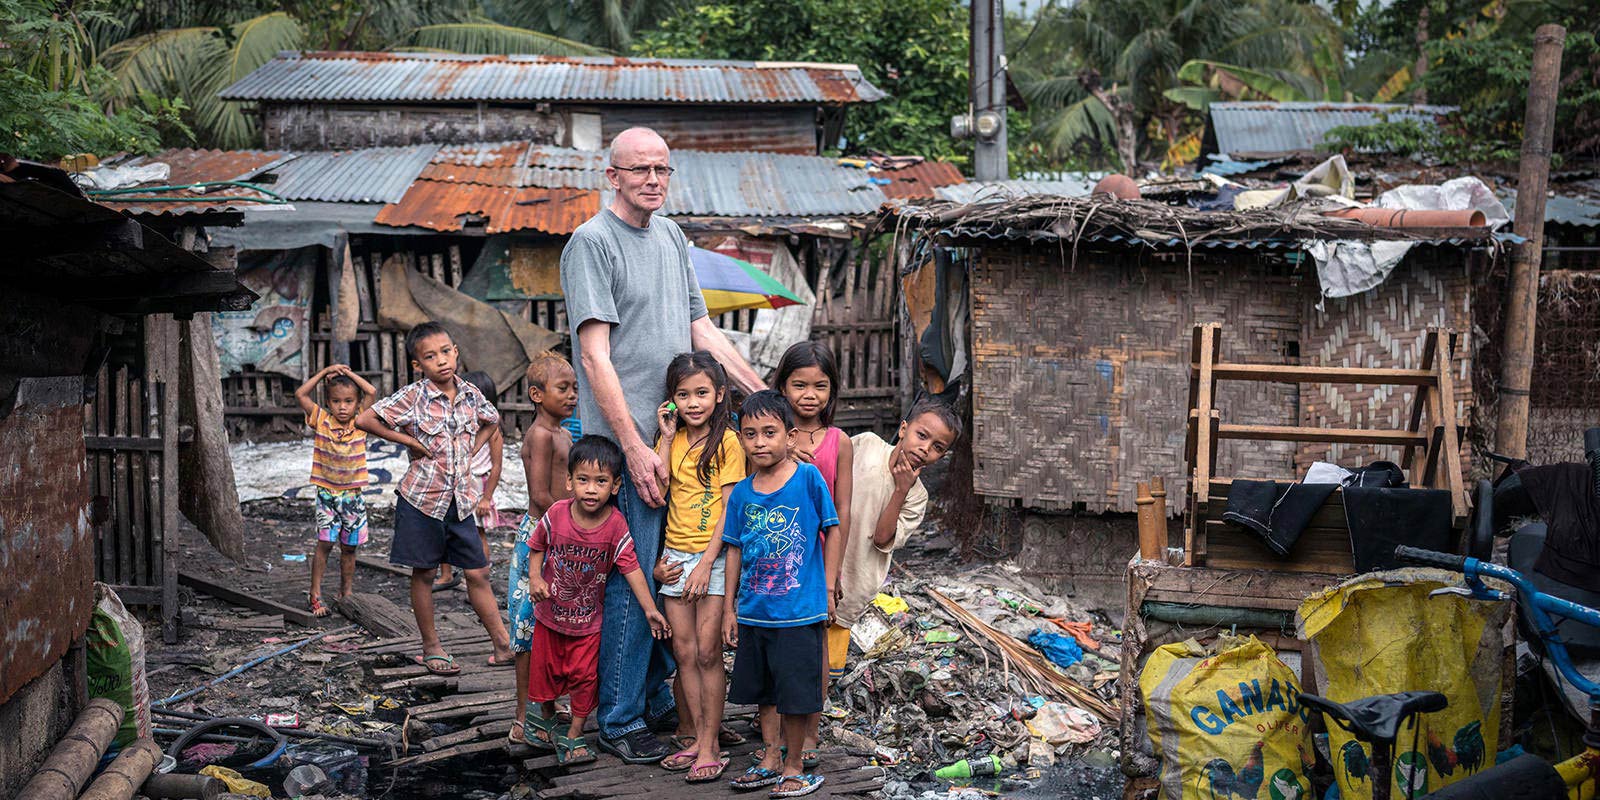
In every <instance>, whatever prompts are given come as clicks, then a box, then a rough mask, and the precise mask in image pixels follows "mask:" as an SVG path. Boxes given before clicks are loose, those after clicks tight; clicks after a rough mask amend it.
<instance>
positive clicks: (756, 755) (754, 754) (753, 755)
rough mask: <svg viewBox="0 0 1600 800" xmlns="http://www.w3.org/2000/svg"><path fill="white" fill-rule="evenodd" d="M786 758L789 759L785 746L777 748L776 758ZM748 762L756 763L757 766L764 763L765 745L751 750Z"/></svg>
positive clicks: (787, 749) (765, 758) (765, 756)
mask: <svg viewBox="0 0 1600 800" xmlns="http://www.w3.org/2000/svg"><path fill="white" fill-rule="evenodd" d="M788 757H789V748H788V747H787V746H784V747H779V748H778V758H779V759H785V758H788ZM750 760H751V761H753V762H755V763H757V764H760V763H761V762H763V761H766V760H767V745H761V746H760V747H757V748H756V749H754V750H751V751H750Z"/></svg>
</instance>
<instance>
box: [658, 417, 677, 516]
mask: <svg viewBox="0 0 1600 800" xmlns="http://www.w3.org/2000/svg"><path fill="white" fill-rule="evenodd" d="M656 422H657V424H658V425H660V428H661V429H660V430H659V431H658V432H657V433H656V447H655V450H656V458H659V459H661V463H663V464H671V463H672V439H673V437H674V436H676V435H677V434H678V406H677V404H676V403H674V402H672V401H671V400H668V401H667V402H665V403H662V404H661V407H660V408H657V409H656ZM671 471H672V469H671V467H668V468H667V472H668V473H669V474H668V475H661V474H657V475H656V482H657V483H658V484H659V485H660V486H661V496H662V497H666V496H667V481H669V480H671V478H670V473H671Z"/></svg>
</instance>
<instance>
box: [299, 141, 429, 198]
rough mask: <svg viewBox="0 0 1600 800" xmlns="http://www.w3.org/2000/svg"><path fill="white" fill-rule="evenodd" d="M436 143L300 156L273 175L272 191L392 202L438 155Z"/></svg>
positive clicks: (313, 196) (301, 196) (309, 196)
mask: <svg viewBox="0 0 1600 800" xmlns="http://www.w3.org/2000/svg"><path fill="white" fill-rule="evenodd" d="M438 150H439V146H438V145H436V144H420V145H413V146H411V147H373V148H367V149H363V150H343V151H336V152H323V153H302V154H300V155H298V156H297V157H295V159H294V160H293V161H290V162H288V163H286V164H284V165H282V166H279V167H275V168H274V169H273V170H272V172H273V174H275V175H277V178H278V179H277V182H276V183H273V184H271V185H270V188H271V189H272V191H274V192H276V193H278V194H279V195H281V196H283V197H284V198H286V199H289V200H320V201H324V202H346V203H393V202H395V201H397V200H399V199H400V198H401V197H403V196H405V193H406V187H409V186H410V185H411V182H412V181H414V180H416V179H417V175H418V174H420V173H421V172H422V170H423V168H424V167H426V166H428V162H429V161H431V160H432V159H433V157H434V154H435V153H436V152H438Z"/></svg>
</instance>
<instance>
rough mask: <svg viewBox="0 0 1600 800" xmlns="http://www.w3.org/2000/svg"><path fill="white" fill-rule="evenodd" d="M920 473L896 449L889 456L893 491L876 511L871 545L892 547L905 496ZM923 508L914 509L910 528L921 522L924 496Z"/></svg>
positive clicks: (885, 547)
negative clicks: (914, 513)
mask: <svg viewBox="0 0 1600 800" xmlns="http://www.w3.org/2000/svg"><path fill="white" fill-rule="evenodd" d="M921 474H922V469H921V468H917V469H912V468H911V462H910V461H908V460H907V459H906V458H905V456H903V455H901V454H900V452H899V451H898V450H897V451H895V453H894V455H893V456H890V458H889V477H890V478H891V479H893V480H894V491H893V492H892V493H890V495H889V502H888V503H887V504H886V505H884V507H883V511H881V512H879V513H878V519H877V522H876V524H874V525H873V526H872V546H873V547H876V548H877V549H878V550H880V551H882V552H885V553H887V552H889V551H891V550H893V549H894V544H895V539H896V538H898V536H899V532H900V530H901V527H902V525H901V522H902V520H901V519H900V516H901V513H900V512H901V511H902V510H906V497H907V495H909V494H910V493H911V487H913V486H915V485H916V484H917V476H919V475H921ZM922 505H923V508H922V509H917V510H916V519H915V520H913V521H911V524H910V528H913V529H914V528H916V527H917V526H919V525H921V524H922V514H923V510H924V509H925V508H926V505H927V501H926V498H924V500H923V503H922Z"/></svg>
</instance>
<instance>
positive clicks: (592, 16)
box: [483, 0, 690, 53]
mask: <svg viewBox="0 0 1600 800" xmlns="http://www.w3.org/2000/svg"><path fill="white" fill-rule="evenodd" d="M689 5H690V3H689V2H688V0H484V2H483V6H484V14H485V15H486V16H487V17H488V18H489V19H492V20H494V21H495V22H499V23H501V24H504V25H508V26H512V27H518V28H528V29H530V30H539V31H548V32H549V33H551V34H554V35H556V36H560V37H562V38H564V39H571V40H574V41H579V42H584V43H586V44H590V45H594V46H598V47H602V48H604V49H606V50H610V51H612V52H614V53H626V52H627V51H628V49H629V48H630V47H632V46H633V40H634V37H635V36H636V35H637V34H638V33H639V32H640V31H643V30H645V29H647V28H650V27H652V26H654V25H655V24H656V23H658V22H660V21H662V20H664V19H666V18H667V17H670V16H672V15H673V14H674V13H676V12H677V11H679V10H681V9H683V8H686V7H688V6H689Z"/></svg>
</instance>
